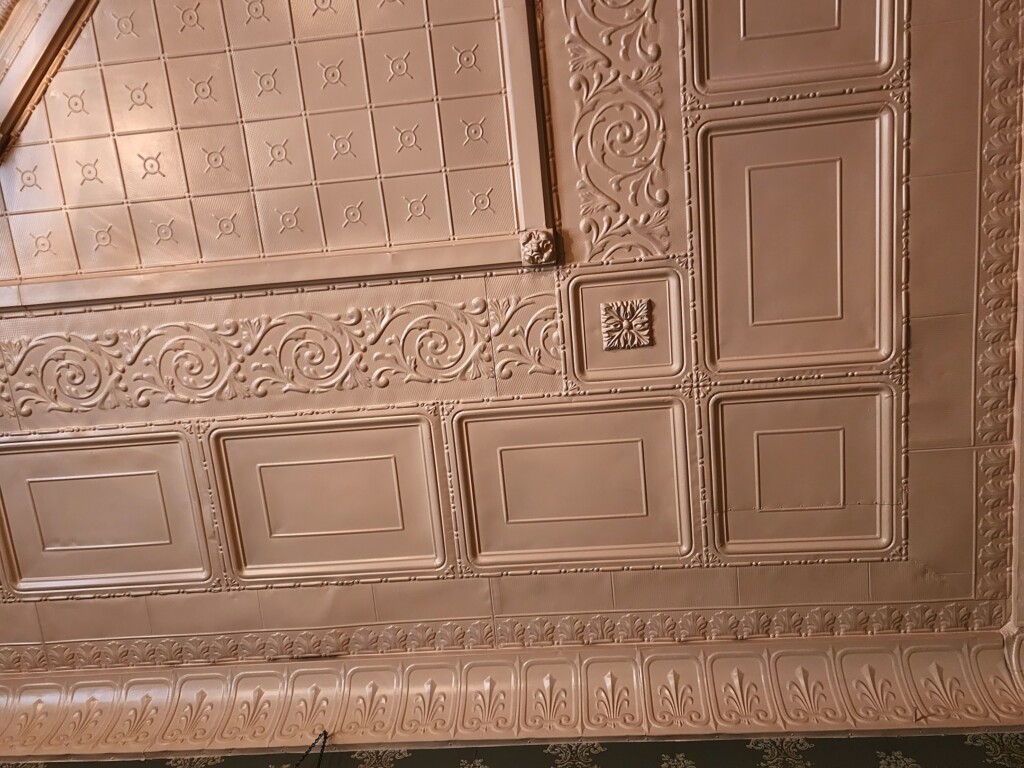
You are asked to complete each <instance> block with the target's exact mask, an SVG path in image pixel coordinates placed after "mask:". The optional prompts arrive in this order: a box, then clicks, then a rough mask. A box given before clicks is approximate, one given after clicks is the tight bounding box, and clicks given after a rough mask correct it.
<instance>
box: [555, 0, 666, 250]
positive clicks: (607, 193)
mask: <svg viewBox="0 0 1024 768" xmlns="http://www.w3.org/2000/svg"><path fill="white" fill-rule="evenodd" d="M562 12H563V15H564V17H565V20H566V23H567V24H568V30H569V31H568V34H567V35H566V37H565V44H566V46H567V48H568V52H569V88H570V89H571V90H572V91H573V94H574V99H575V101H574V105H575V116H574V125H573V158H574V160H575V163H576V170H577V173H578V175H579V181H578V182H577V185H576V189H577V192H578V194H579V213H580V223H579V230H580V233H581V234H582V235H583V236H584V240H585V245H584V254H583V257H584V258H585V260H587V261H602V262H610V261H616V260H630V261H636V260H640V259H645V258H651V257H655V256H660V255H664V254H665V253H667V252H668V248H669V226H668V220H669V209H668V202H669V195H668V190H667V188H666V186H665V185H666V179H665V167H664V154H665V144H666V141H667V132H666V128H665V119H664V117H663V115H662V109H661V108H662V106H663V104H664V100H663V90H662V85H661V80H662V68H661V64H660V59H661V46H660V45H659V43H658V37H659V34H660V30H659V25H658V20H657V18H656V16H655V0H562Z"/></svg>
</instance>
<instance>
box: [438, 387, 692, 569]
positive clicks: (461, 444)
mask: <svg viewBox="0 0 1024 768" xmlns="http://www.w3.org/2000/svg"><path fill="white" fill-rule="evenodd" d="M685 422H686V417H685V416H684V408H683V403H682V401H677V400H667V399H645V400H634V401H628V400H617V401H610V402H607V403H601V402H591V403H587V402H580V403H577V404H574V405H572V406H570V405H569V404H567V403H562V404H558V405H546V406H536V405H534V406H519V407H516V406H513V407H505V408H499V407H495V406H492V407H490V408H487V409H485V410H479V411H473V410H468V411H461V412H459V413H457V414H456V415H455V417H454V423H453V429H454V440H455V456H456V461H457V465H458V483H459V500H460V503H461V507H462V518H463V521H464V524H465V527H466V531H465V533H466V535H465V544H466V547H467V552H466V556H467V558H468V560H469V562H470V563H471V564H472V566H473V567H475V568H480V569H483V570H488V569H490V570H493V569H499V570H507V569H509V568H528V567H529V566H531V565H542V564H546V563H547V564H556V563H558V564H561V563H591V564H604V563H609V564H615V563H620V562H626V561H630V560H633V561H647V562H650V561H651V560H654V561H657V560H658V559H671V558H678V557H679V556H685V555H686V554H688V553H689V552H690V550H691V548H692V541H693V538H692V537H693V534H692V531H691V526H692V517H691V511H690V510H691V502H690V498H691V492H690V480H689V475H690V469H689V466H690V459H689V458H688V449H687V447H686V437H685V435H686V427H685ZM597 470H600V472H601V474H602V475H603V476H602V477H597V476H595V474H594V473H595V472H596V471H597ZM597 521H599V522H600V525H594V523H595V522H597Z"/></svg>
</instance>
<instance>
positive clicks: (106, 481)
mask: <svg viewBox="0 0 1024 768" xmlns="http://www.w3.org/2000/svg"><path fill="white" fill-rule="evenodd" d="M192 460H193V459H192V452H191V450H190V448H189V446H188V443H187V442H186V440H185V439H184V437H183V436H181V435H179V434H175V433H162V434H161V433H160V432H145V433H141V434H134V435H133V434H129V435H125V436H120V437H90V438H84V439H78V440H60V441H52V440H34V441H33V440H25V441H18V442H14V441H8V442H6V443H4V444H3V446H2V447H0V487H2V488H3V495H2V500H0V543H2V544H3V548H2V550H0V561H2V563H3V566H4V571H5V573H6V575H7V578H8V579H9V580H10V583H11V585H12V586H13V587H14V588H15V589H16V590H19V591H23V592H25V593H38V592H41V593H45V592H54V591H56V592H63V591H64V590H68V589H71V590H74V589H83V588H84V589H96V588H104V587H140V586H145V585H153V584H161V585H170V584H182V583H185V584H187V583H189V582H193V583H195V582H203V581H206V580H207V579H208V578H209V577H210V574H211V567H210V564H209V562H208V557H207V554H206V546H205V540H206V534H205V528H206V523H205V522H204V521H203V518H204V513H203V511H202V508H201V506H200V497H199V490H198V487H197V484H196V479H195V475H194V470H193V467H192Z"/></svg>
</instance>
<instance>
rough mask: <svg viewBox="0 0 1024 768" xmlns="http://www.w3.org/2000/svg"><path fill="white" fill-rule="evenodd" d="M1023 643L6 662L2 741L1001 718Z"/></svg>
mask: <svg viewBox="0 0 1024 768" xmlns="http://www.w3.org/2000/svg"><path fill="white" fill-rule="evenodd" d="M1018 650H1019V649H1018V647H1017V645H1016V644H1015V643H1014V642H1010V643H1007V644H1005V645H1004V638H1003V637H1002V636H1000V635H998V634H995V633H991V634H986V635H982V636H978V635H971V636H967V635H949V636H944V637H942V638H920V639H918V638H906V639H898V640H897V639H892V638H872V639H870V640H863V639H838V640H834V641H831V642H827V643H819V642H813V641H807V642H804V643H801V644H800V645H799V646H794V645H793V644H785V645H783V644H781V643H772V642H745V643H742V644H740V643H720V644H705V645H694V646H688V647H685V648H641V647H638V646H632V645H625V646H621V647H617V648H600V649H598V648H579V647H566V648H561V649H536V650H528V651H506V650H498V651H482V652H476V653H462V654H457V655H456V654H445V655H435V656H432V657H418V656H409V655H396V656H387V657H381V658H378V659H374V660H368V661H340V660H337V661H325V660H320V661H309V662H301V663H252V664H245V665H224V666H219V667H208V666H207V667H196V668H188V669H178V670H173V669H161V670H156V671H154V672H153V674H151V675H147V676H145V677H142V676H128V675H119V674H98V673H63V674H59V675H50V676H47V677H45V678H40V677H39V676H37V675H36V676H33V675H4V676H0V753H2V754H4V755H5V756H7V755H10V756H46V755H58V754H74V755H86V754H92V755H100V754H117V753H121V754H129V753H143V752H145V753H160V752H174V751H184V750H200V749H202V750H211V751H223V750H229V749H231V750H234V749H254V748H264V749H265V748H270V749H275V748H287V747H301V746H303V745H305V744H308V743H309V742H310V741H312V739H313V738H314V737H315V736H316V735H318V734H319V733H320V732H321V731H324V730H326V731H328V733H329V734H331V739H330V741H331V743H332V744H333V745H335V746H338V747H344V746H346V745H350V744H384V743H388V744H394V743H403V744H404V743H409V744H412V743H422V742H429V741H475V742H481V741H504V740H508V739H514V738H531V739H540V740H552V741H554V740H565V739H567V738H589V737H598V736H600V737H615V736H652V737H658V736H698V735H706V734H713V733H730V734H744V733H758V732H763V731H782V730H785V731H790V732H827V731H844V730H851V729H877V730H886V729H906V728H944V729H950V728H953V729H969V728H981V727H992V726H996V727H999V726H1003V727H1005V726H1009V725H1020V724H1022V723H1024V688H1022V687H1021V685H1020V681H1019V677H1020V676H1019V670H1018V669H1017V666H1018V661H1017V654H1018Z"/></svg>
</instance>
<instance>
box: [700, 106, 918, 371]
mask: <svg viewBox="0 0 1024 768" xmlns="http://www.w3.org/2000/svg"><path fill="white" fill-rule="evenodd" d="M898 124H899V122H898V117H897V115H896V114H895V112H894V111H893V109H892V108H891V107H890V106H888V105H886V104H879V103H877V102H875V103H857V104H850V105H848V106H839V107H833V108H831V109H828V108H827V109H823V110H815V111H813V112H807V111H801V112H793V113H785V114H769V115H759V116H751V115H749V114H748V115H746V116H740V115H739V114H737V115H736V117H735V118H733V119H729V118H726V119H722V120H714V119H710V120H708V121H707V122H705V123H704V125H703V127H702V128H701V129H700V131H699V134H698V136H699V138H698V149H697V151H698V171H699V173H700V176H701V179H702V182H703V185H704V186H703V192H704V199H703V201H702V203H703V206H704V212H705V220H704V224H705V227H706V229H705V233H704V236H705V250H706V259H707V261H706V263H707V272H706V277H705V279H706V281H707V284H708V288H707V290H708V297H707V298H708V301H709V306H711V307H714V315H713V317H712V318H710V320H711V322H712V323H713V332H712V335H711V337H710V338H709V340H708V346H709V349H708V353H709V357H710V358H711V361H712V363H713V364H714V365H717V366H720V367H722V368H726V369H743V368H746V369H751V368H759V367H768V368H775V367H788V366H795V365H801V364H802V365H813V364H821V363H830V362H848V361H849V362H852V361H862V360H879V359H884V358H885V357H887V356H888V354H889V353H890V351H891V350H892V347H893V334H894V332H895V329H894V322H893V301H894V300H893V288H892V286H893V272H894V263H893V247H894V241H895V239H896V233H895V231H894V226H895V222H896V221H897V220H898V217H896V216H895V215H894V212H893V205H894V200H895V198H896V192H895V170H896V169H895V168H894V165H893V163H894V157H895V155H894V153H895V146H896V145H897V144H898V141H897V134H896V131H897V127H898ZM736 222H743V224H742V225H741V226H737V225H736Z"/></svg>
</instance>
